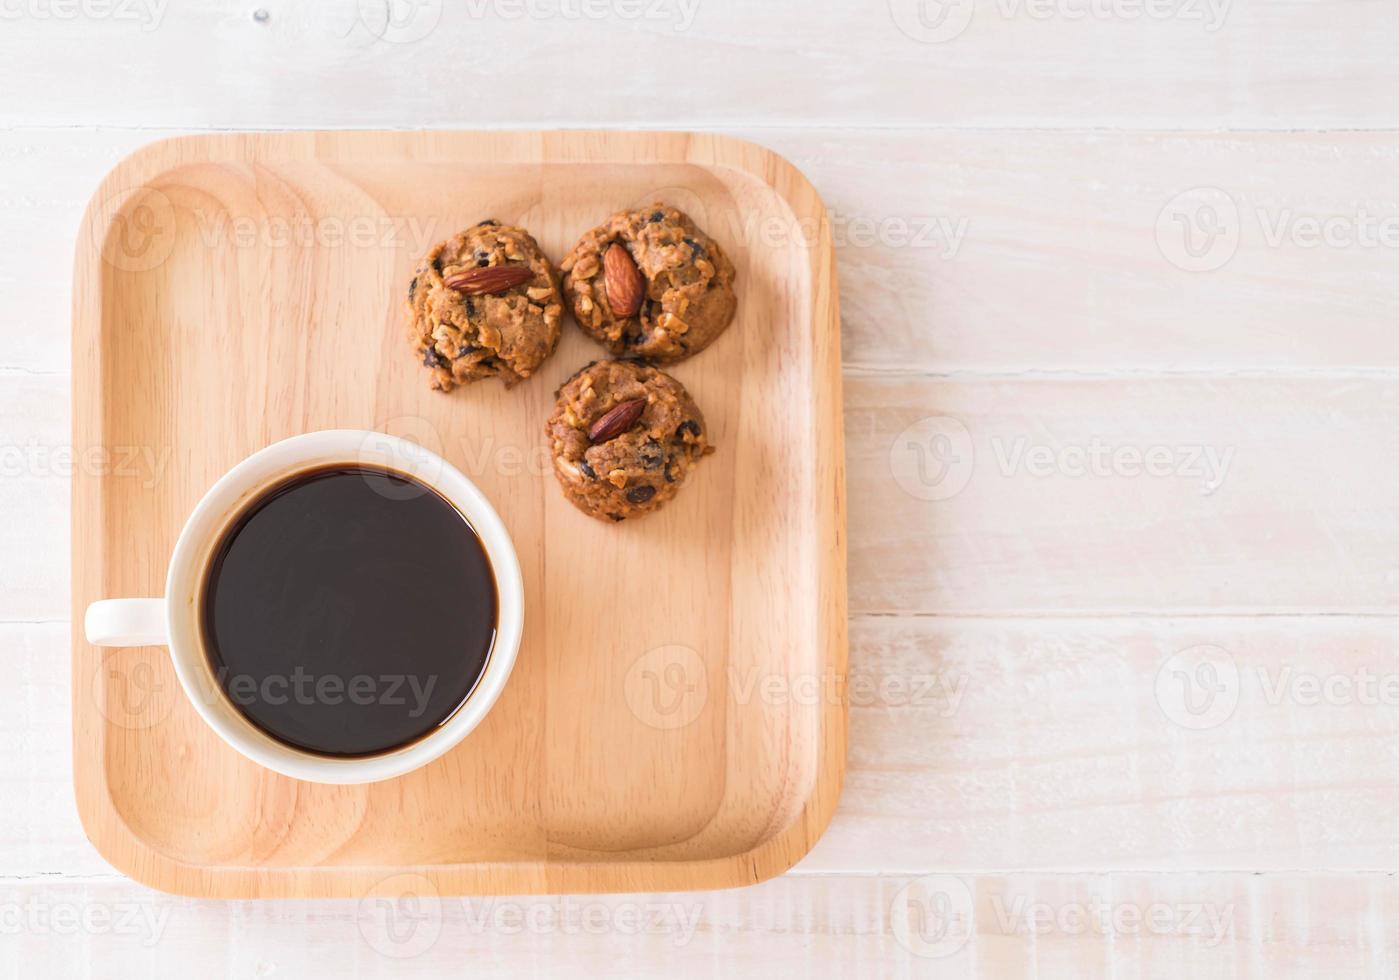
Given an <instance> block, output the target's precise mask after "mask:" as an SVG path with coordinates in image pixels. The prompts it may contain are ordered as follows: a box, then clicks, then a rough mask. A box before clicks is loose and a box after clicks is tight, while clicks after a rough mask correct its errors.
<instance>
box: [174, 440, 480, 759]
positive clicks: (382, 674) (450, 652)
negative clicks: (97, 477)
mask: <svg viewBox="0 0 1399 980" xmlns="http://www.w3.org/2000/svg"><path fill="white" fill-rule="evenodd" d="M496 612H497V599H496V584H495V578H494V576H493V575H492V574H491V564H490V560H489V559H488V558H487V557H486V551H485V548H484V547H483V546H482V544H481V540H480V538H478V537H477V536H476V532H475V531H474V530H473V529H472V527H471V525H470V524H469V523H467V521H466V519H465V518H464V517H462V515H461V514H460V513H459V512H458V511H457V509H456V508H455V507H453V506H452V505H451V504H450V503H448V502H447V501H446V500H444V499H443V498H442V497H441V496H440V495H439V494H438V493H437V492H436V491H434V490H432V489H431V488H429V487H427V486H424V485H423V484H421V483H418V482H417V481H415V480H410V479H408V478H405V477H403V476H400V475H398V474H395V473H389V472H387V471H384V470H378V469H369V468H364V467H356V466H336V467H325V468H321V469H316V470H311V471H308V472H305V473H301V474H298V475H297V476H294V477H292V478H290V479H288V480H286V481H285V482H283V483H281V484H279V485H277V486H275V487H273V488H271V489H270V490H268V491H267V492H266V493H265V494H263V495H262V496H261V497H259V498H258V499H257V500H255V501H254V502H253V503H252V504H251V505H250V506H249V507H248V508H247V509H246V510H245V511H244V512H243V513H242V515H241V516H239V517H238V519H237V520H236V521H235V522H234V524H233V526H232V527H231V528H230V529H229V531H228V532H227V533H226V534H225V536H224V538H223V541H222V542H221V543H220V545H219V547H218V548H217V549H216V551H215V555H214V559H213V561H212V562H211V564H210V566H209V571H208V575H207V577H206V579H205V584H204V593H203V604H202V609H201V613H202V616H203V621H202V626H203V632H204V641H205V649H206V651H207V653H208V656H209V660H210V664H211V666H212V667H213V670H214V675H215V677H216V678H218V682H219V685H220V686H221V687H222V688H223V691H224V693H225V695H226V696H227V697H228V699H229V700H230V701H231V702H232V703H233V704H234V705H236V706H237V708H238V709H239V710H240V711H241V712H242V713H243V714H244V715H245V716H246V717H247V718H248V720H249V721H251V722H252V723H253V724H254V725H256V726H257V727H258V728H260V729H262V730H263V731H265V732H267V733H268V734H269V735H271V736H273V737H274V738H276V739H278V740H280V741H282V742H285V743H286V744H288V745H291V746H294V747H296V748H298V749H304V750H306V751H310V752H315V753H318V754H321V755H329V756H364V755H373V754H375V753H379V752H384V751H387V750H389V749H393V748H397V747H399V746H402V745H406V744H408V743H410V742H413V741H415V740H417V739H419V738H422V737H423V736H425V735H427V734H429V733H431V732H432V731H433V730H434V729H436V728H437V727H438V726H439V725H441V724H442V723H443V722H444V721H446V720H447V719H448V718H450V717H451V716H452V714H453V712H455V711H456V710H457V708H458V707H460V706H461V704H462V702H463V701H465V700H466V698H467V695H469V694H470V693H471V690H472V688H473V687H474V686H475V684H476V681H477V680H478V679H479V678H480V676H481V671H482V670H483V669H484V667H485V665H486V659H487V658H488V657H489V656H490V652H491V645H492V643H493V642H494V640H495V627H496Z"/></svg>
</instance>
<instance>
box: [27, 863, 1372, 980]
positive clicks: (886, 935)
mask: <svg viewBox="0 0 1399 980" xmlns="http://www.w3.org/2000/svg"><path fill="white" fill-rule="evenodd" d="M415 898H416V900H415V901H407V900H405V901H402V902H399V903H393V902H384V903H380V902H378V901H373V900H371V901H369V902H363V903H354V902H305V901H284V902H223V901H188V900H184V899H179V898H175V897H172V896H168V895H159V894H156V893H153V892H150V891H148V890H146V889H143V888H140V887H139V886H137V885H133V884H131V883H127V882H29V883H22V884H6V885H3V886H0V909H4V910H6V911H7V913H12V914H11V915H10V919H11V921H16V920H17V921H22V922H25V923H27V924H29V925H28V927H27V928H26V929H24V930H23V931H21V932H20V934H19V935H17V936H16V937H15V938H14V939H12V940H8V941H7V942H6V943H4V944H0V968H3V969H6V970H7V972H9V973H13V974H15V975H21V974H23V973H25V972H27V968H29V969H32V966H33V964H34V963H36V962H40V963H44V964H46V965H52V966H53V967H54V969H55V970H56V971H61V972H62V973H63V974H64V975H73V974H81V975H84V976H92V977H95V978H106V977H126V976H132V975H140V976H149V977H153V978H164V977H172V978H175V977H186V976H188V975H189V973H190V971H191V969H192V968H193V969H197V970H199V971H200V972H202V973H204V974H206V975H207V974H218V975H227V976H266V975H276V976H306V975H312V974H314V975H333V976H349V977H361V976H380V975H384V976H389V975H392V976H403V977H431V976H441V975H442V974H443V973H444V972H453V971H456V972H460V971H461V970H462V968H463V964H466V965H467V967H468V968H469V971H470V974H471V976H473V977H486V978H494V977H501V978H506V977H518V976H521V975H535V976H579V977H655V976H658V975H664V976H674V977H685V978H689V977H695V978H699V977H713V976H715V975H716V973H718V974H721V975H723V976H725V977H734V978H740V980H744V978H750V977H751V978H754V980H760V978H761V980H765V978H768V977H772V976H784V977H812V978H825V977H832V976H887V977H953V978H961V977H1007V976H1034V975H1038V976H1072V977H1076V978H1079V977H1082V978H1097V977H1103V978H1107V977H1123V976H1133V977H1135V976H1141V977H1198V978H1204V980H1212V978H1258V980H1275V978H1288V977H1313V976H1326V977H1337V978H1350V977H1372V976H1377V975H1384V967H1385V964H1387V963H1389V962H1392V960H1393V958H1394V956H1395V954H1396V943H1399V940H1396V938H1395V936H1394V933H1393V929H1392V928H1390V927H1389V922H1390V921H1391V920H1392V919H1393V917H1394V915H1396V914H1399V885H1396V883H1395V881H1394V879H1393V878H1392V877H1390V876H1386V875H1353V876H1339V875H1329V874H1317V875H1308V876H1300V875H1274V876H1268V877H1257V876H1248V875H1229V874H1195V875H1186V874H1181V875H1130V874H1128V875H1076V876H1051V875H1033V874H1018V875H1007V876H985V877H979V878H965V877H957V876H951V875H933V876H927V877H923V878H914V877H909V876H887V877H877V876H870V875H853V876H816V877H786V878H780V879H777V880H775V881H770V882H765V883H763V884H761V885H757V886H754V887H752V888H748V889H743V890H741V891H720V892H700V893H694V892H688V893H645V894H626V895H613V896H593V897H584V898H571V899H570V898H559V897H540V898H510V897H500V898H489V899H479V898H478V899H471V898H468V899H451V898H439V897H436V896H433V895H431V894H428V893H425V892H419V893H417V894H416V896H415Z"/></svg>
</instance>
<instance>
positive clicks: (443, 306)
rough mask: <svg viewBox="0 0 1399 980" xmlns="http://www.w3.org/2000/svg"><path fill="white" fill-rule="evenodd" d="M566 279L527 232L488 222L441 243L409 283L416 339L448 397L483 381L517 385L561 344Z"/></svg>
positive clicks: (422, 357)
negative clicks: (562, 283) (560, 279)
mask: <svg viewBox="0 0 1399 980" xmlns="http://www.w3.org/2000/svg"><path fill="white" fill-rule="evenodd" d="M562 317H563V299H562V297H561V296H560V294H559V287H558V273H557V272H555V270H554V267H553V266H552V265H551V264H550V262H549V260H548V259H547V258H545V256H544V253H543V252H541V251H540V250H539V245H538V244H537V243H536V242H535V240H534V238H533V236H531V235H530V233H529V232H527V231H525V230H524V229H523V228H517V227H514V226H513V225H502V224H501V223H500V222H498V221H495V220H489V221H483V222H481V223H480V224H477V225H474V226H472V227H470V228H468V229H466V230H465V231H463V232H461V233H460V234H458V235H455V236H453V237H452V238H449V239H447V240H446V241H445V242H439V243H438V244H437V245H435V246H433V248H432V249H431V250H430V251H429V252H428V253H427V255H426V256H424V258H423V261H422V264H421V265H420V266H419V267H418V268H417V270H416V271H415V272H414V274H413V279H412V281H411V282H410V283H409V285H408V333H409V337H410V339H411V341H412V344H413V349H414V350H415V351H417V354H418V359H419V360H420V361H421V362H422V364H423V366H424V367H426V368H427V369H428V371H429V378H428V383H429V385H431V386H432V387H433V388H436V389H438V390H440V391H451V390H452V388H453V387H454V386H456V385H459V384H467V383H468V382H471V381H478V380H480V379H482V378H501V379H503V380H504V381H505V383H506V385H507V386H512V385H514V384H516V383H517V382H519V381H520V380H521V379H523V378H528V377H529V376H530V375H532V374H533V373H534V372H535V371H536V370H538V368H539V366H540V365H541V364H543V363H544V360H545V359H546V358H547V357H548V356H549V355H550V354H552V353H553V352H554V348H555V347H556V346H557V345H558V342H559V327H560V323H561V320H562Z"/></svg>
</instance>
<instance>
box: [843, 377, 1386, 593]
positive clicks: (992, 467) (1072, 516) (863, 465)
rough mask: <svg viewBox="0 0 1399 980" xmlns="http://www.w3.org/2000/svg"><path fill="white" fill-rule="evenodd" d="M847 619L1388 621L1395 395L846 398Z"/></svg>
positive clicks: (879, 387) (1244, 386)
mask: <svg viewBox="0 0 1399 980" xmlns="http://www.w3.org/2000/svg"><path fill="white" fill-rule="evenodd" d="M846 400H847V412H846V440H847V449H848V461H849V473H850V501H851V515H850V531H851V550H850V570H851V590H850V602H851V608H852V609H853V610H855V611H858V612H901V613H907V612H953V613H977V614H983V613H989V614H1004V613H1017V612H1029V613H1042V612H1043V613H1053V614H1064V613H1093V612H1102V611H1110V612H1114V613H1138V612H1142V611H1147V610H1150V611H1154V612H1158V613H1168V612H1179V613H1189V612H1198V611H1205V612H1214V613H1219V612H1274V611H1287V612H1307V611H1348V612H1389V611H1392V608H1393V604H1394V600H1395V597H1396V594H1399V592H1397V590H1399V579H1396V576H1395V572H1394V568H1393V555H1394V551H1395V547H1396V544H1399V542H1397V541H1396V538H1395V529H1396V524H1395V520H1394V518H1395V508H1394V503H1393V501H1392V499H1391V495H1390V493H1389V487H1390V486H1391V485H1392V484H1393V482H1394V480H1395V479H1396V478H1399V473H1396V472H1395V471H1394V463H1393V460H1394V459H1395V453H1394V451H1393V449H1394V438H1395V437H1394V433H1395V431H1396V422H1399V417H1396V407H1397V406H1399V387H1396V385H1395V384H1394V382H1392V381H1390V380H1386V379H1363V378H1352V379H1340V378H1337V379H1301V378H1277V379H1254V380H1245V379H1235V380H1228V379H1216V378H1139V379H1102V380H1096V381H1070V380H1059V379H1043V380H1030V381H1023V382H1019V381H1014V380H1009V379H1007V380H1003V381H983V380H975V381H974V380H967V381H946V380H941V379H924V378H908V377H891V378H874V377H858V378H851V379H850V380H849V381H848V383H847V386H846Z"/></svg>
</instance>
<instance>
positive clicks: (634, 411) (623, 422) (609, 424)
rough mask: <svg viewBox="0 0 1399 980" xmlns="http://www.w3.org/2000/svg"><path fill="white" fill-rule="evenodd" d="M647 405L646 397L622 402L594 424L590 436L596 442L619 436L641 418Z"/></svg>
mask: <svg viewBox="0 0 1399 980" xmlns="http://www.w3.org/2000/svg"><path fill="white" fill-rule="evenodd" d="M645 407H646V399H645V398H633V399H631V400H630V401H625V402H622V403H621V404H620V405H617V406H616V407H615V408H613V409H612V411H610V412H608V413H607V414H606V415H604V416H603V417H602V418H600V419H598V420H597V421H596V422H594V423H593V424H592V426H591V427H590V428H589V429H588V438H589V439H590V440H592V441H593V442H594V443H599V442H607V441H608V440H609V439H615V438H617V437H618V436H620V435H621V434H622V433H623V432H626V431H627V430H628V429H630V428H631V427H632V426H633V425H635V424H636V420H637V419H639V418H641V410H642V409H644V408H645Z"/></svg>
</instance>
